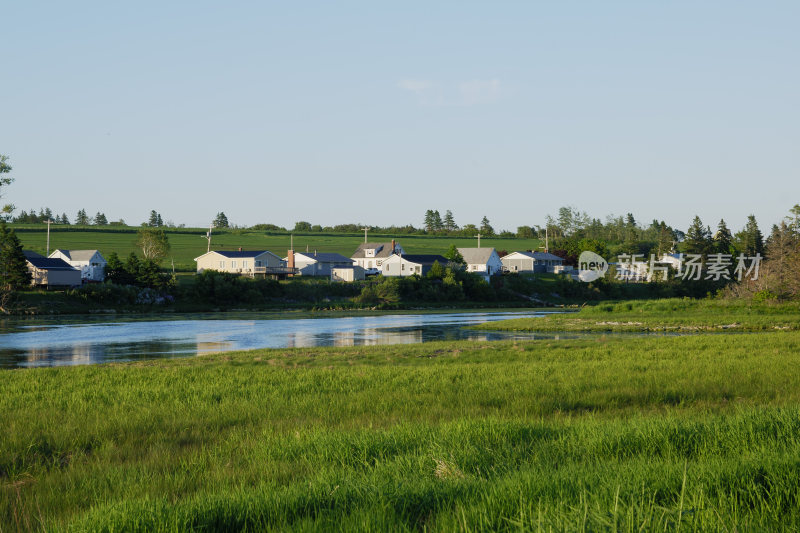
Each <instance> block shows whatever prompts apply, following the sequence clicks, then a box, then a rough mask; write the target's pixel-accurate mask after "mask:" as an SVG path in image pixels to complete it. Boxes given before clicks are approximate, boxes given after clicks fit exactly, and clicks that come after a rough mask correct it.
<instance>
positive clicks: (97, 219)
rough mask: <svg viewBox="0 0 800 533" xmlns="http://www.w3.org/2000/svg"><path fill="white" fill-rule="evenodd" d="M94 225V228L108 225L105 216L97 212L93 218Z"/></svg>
mask: <svg viewBox="0 0 800 533" xmlns="http://www.w3.org/2000/svg"><path fill="white" fill-rule="evenodd" d="M94 225H95V226H107V225H108V219H107V218H106V215H105V214H104V213H100V212H98V213H97V214H96V215H95V216H94Z"/></svg>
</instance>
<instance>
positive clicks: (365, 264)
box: [350, 240, 404, 271]
mask: <svg viewBox="0 0 800 533" xmlns="http://www.w3.org/2000/svg"><path fill="white" fill-rule="evenodd" d="M403 253H404V252H403V248H402V247H401V246H400V245H399V244H397V242H396V241H394V240H393V241H391V242H365V243H362V244H359V245H358V248H356V251H355V252H353V255H351V256H350V259H352V260H353V264H354V265H358V266H360V267H361V268H363V269H364V270H367V271H370V270H373V269H380V268H381V264H382V263H383V261H384V260H386V259H388V258H389V257H390V256H391V255H392V254H403Z"/></svg>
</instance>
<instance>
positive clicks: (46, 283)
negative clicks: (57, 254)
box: [23, 251, 81, 288]
mask: <svg viewBox="0 0 800 533" xmlns="http://www.w3.org/2000/svg"><path fill="white" fill-rule="evenodd" d="M23 253H24V254H25V260H26V261H27V262H28V272H30V273H31V285H33V286H35V287H47V288H50V287H77V286H78V285H80V284H81V271H80V270H78V269H77V268H74V267H72V266H70V265H69V263H67V262H66V261H64V260H63V259H52V258H49V257H45V256H43V255H40V254H37V253H36V252H31V251H24V252H23Z"/></svg>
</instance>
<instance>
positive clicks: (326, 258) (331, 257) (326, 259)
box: [294, 252, 353, 263]
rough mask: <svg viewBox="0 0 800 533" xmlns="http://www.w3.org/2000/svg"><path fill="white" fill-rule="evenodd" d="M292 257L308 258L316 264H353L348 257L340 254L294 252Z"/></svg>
mask: <svg viewBox="0 0 800 533" xmlns="http://www.w3.org/2000/svg"><path fill="white" fill-rule="evenodd" d="M294 255H295V257H296V256H298V255H302V256H303V257H308V258H309V259H313V260H315V261H316V262H318V263H352V262H353V261H352V260H351V259H350V258H349V257H345V256H343V255H342V254H336V253H326V252H320V253H317V252H314V253H306V252H295V253H294Z"/></svg>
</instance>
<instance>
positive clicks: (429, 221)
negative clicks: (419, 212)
mask: <svg viewBox="0 0 800 533" xmlns="http://www.w3.org/2000/svg"><path fill="white" fill-rule="evenodd" d="M423 225H424V226H425V231H427V232H429V233H430V232H433V231H435V230H436V219H435V218H434V215H433V209H428V210H427V211H425V222H424V224H423Z"/></svg>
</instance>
